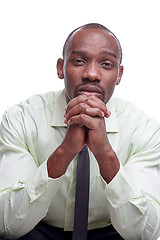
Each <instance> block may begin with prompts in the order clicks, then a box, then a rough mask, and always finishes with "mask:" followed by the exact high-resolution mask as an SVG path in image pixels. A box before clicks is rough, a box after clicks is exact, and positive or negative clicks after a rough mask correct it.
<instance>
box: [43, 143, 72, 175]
mask: <svg viewBox="0 0 160 240" xmlns="http://www.w3.org/2000/svg"><path fill="white" fill-rule="evenodd" d="M74 157H75V155H73V154H69V153H68V149H67V148H66V147H65V145H60V146H59V147H58V148H57V149H56V150H55V151H54V152H53V153H52V155H51V156H50V157H49V158H48V161H47V170H48V175H49V177H51V178H58V177H60V176H62V175H63V174H64V173H65V172H66V169H67V167H68V165H69V164H70V162H71V161H72V159H73V158H74Z"/></svg>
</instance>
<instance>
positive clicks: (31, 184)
mask: <svg viewBox="0 0 160 240" xmlns="http://www.w3.org/2000/svg"><path fill="white" fill-rule="evenodd" d="M62 181H63V175H62V176H61V177H59V178H56V179H52V178H50V177H48V171H47V160H46V161H45V162H44V163H42V164H41V165H40V166H39V167H38V168H37V170H36V172H35V173H34V175H31V176H30V178H29V179H28V181H27V183H26V189H27V192H28V195H29V197H30V199H31V202H33V201H35V200H36V199H38V200H39V201H42V202H44V201H48V200H49V199H50V200H52V198H53V196H54V195H55V194H56V192H57V190H58V188H59V186H60V184H61V183H62Z"/></svg>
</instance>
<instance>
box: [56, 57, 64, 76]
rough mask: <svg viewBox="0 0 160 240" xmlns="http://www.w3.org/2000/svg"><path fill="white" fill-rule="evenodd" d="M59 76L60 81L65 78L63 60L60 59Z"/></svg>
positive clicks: (58, 64) (58, 63) (58, 62)
mask: <svg viewBox="0 0 160 240" xmlns="http://www.w3.org/2000/svg"><path fill="white" fill-rule="evenodd" d="M57 75H58V77H59V78H60V79H63V78H64V74H63V59H61V58H59V59H58V61H57Z"/></svg>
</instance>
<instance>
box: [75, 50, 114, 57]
mask: <svg viewBox="0 0 160 240" xmlns="http://www.w3.org/2000/svg"><path fill="white" fill-rule="evenodd" d="M100 53H102V54H104V55H109V56H112V57H114V58H116V59H117V56H116V54H114V53H112V52H109V51H107V50H105V51H101V52H100ZM74 54H78V55H86V54H87V52H86V51H72V52H71V55H74Z"/></svg>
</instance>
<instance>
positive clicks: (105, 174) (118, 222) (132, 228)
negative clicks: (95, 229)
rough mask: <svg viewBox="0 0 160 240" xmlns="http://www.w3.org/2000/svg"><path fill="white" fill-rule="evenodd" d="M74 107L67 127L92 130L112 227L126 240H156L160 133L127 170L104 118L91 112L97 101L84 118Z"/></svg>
mask: <svg viewBox="0 0 160 240" xmlns="http://www.w3.org/2000/svg"><path fill="white" fill-rule="evenodd" d="M91 101H92V103H91ZM70 104H71V105H69V106H68V109H67V117H66V118H67V123H68V124H69V125H71V124H75V123H77V124H80V123H81V125H85V126H87V127H88V128H89V132H88V139H87V144H88V146H89V148H90V150H91V151H92V152H93V153H94V155H95V157H96V159H97V162H98V164H99V167H100V172H101V175H102V185H103V186H104V193H105V195H106V199H107V201H108V206H107V207H108V208H109V214H110V219H111V222H112V224H113V225H114V227H115V228H116V229H117V231H118V232H119V233H120V234H121V235H122V237H123V238H124V239H145V240H150V239H155V240H156V239H157V237H158V236H159V234H160V230H159V226H160V211H159V204H160V203H159V202H158V198H159V193H158V192H159V189H160V186H159V185H160V184H159V182H160V181H159V178H160V177H159V176H160V173H159V171H158V169H159V167H158V166H159V159H160V143H159V136H160V133H159V131H157V132H156V134H153V133H154V132H155V129H152V135H154V136H152V137H151V139H150V141H149V143H148V144H145V147H144V148H143V149H137V150H136V151H137V153H136V154H133V156H132V157H131V158H130V160H129V161H128V164H126V166H125V167H123V166H122V165H120V163H119V161H118V158H117V156H116V154H115V152H114V151H113V150H112V148H111V146H110V143H109V141H108V137H107V135H106V131H105V128H104V122H103V117H101V118H100V117H98V118H97V115H94V114H93V112H94V110H93V109H92V111H91V110H90V107H92V108H94V106H95V101H94V98H93V97H91V98H90V102H89V103H88V104H89V107H88V108H86V107H85V108H84V109H83V110H82V109H81V111H80V115H82V116H80V115H77V113H79V110H78V109H75V106H74V100H72V102H71V103H70ZM97 106H98V105H97ZM95 111H97V110H95ZM94 124H95V125H94ZM148 130H149V129H145V131H146V133H147V138H150V137H148V136H150V133H151V132H150V133H149V131H148ZM138 137H140V136H138ZM141 146H142V145H141ZM122 147H123V149H124V146H122ZM96 149H97V150H99V149H101V150H102V151H96ZM101 153H102V154H101ZM130 154H131V153H130ZM130 156H131V155H130ZM142 163H143V164H142ZM155 169H156V170H155ZM155 171H157V172H156V175H155ZM153 176H154V178H155V179H154V180H153ZM137 180H138V181H137ZM144 185H145V187H144ZM158 186H159V187H158Z"/></svg>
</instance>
